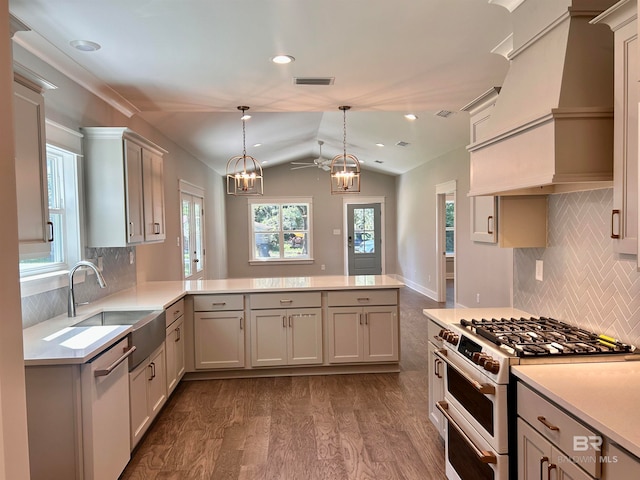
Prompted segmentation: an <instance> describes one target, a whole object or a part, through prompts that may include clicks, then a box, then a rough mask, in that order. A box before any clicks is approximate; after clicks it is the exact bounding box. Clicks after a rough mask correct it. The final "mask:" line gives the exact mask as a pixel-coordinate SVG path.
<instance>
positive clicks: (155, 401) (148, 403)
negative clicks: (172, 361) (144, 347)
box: [129, 343, 167, 450]
mask: <svg viewBox="0 0 640 480" xmlns="http://www.w3.org/2000/svg"><path fill="white" fill-rule="evenodd" d="M129 390H130V393H129V402H130V403H129V409H130V416H131V444H130V445H131V450H133V449H134V448H135V446H136V445H137V444H138V442H139V441H140V439H141V438H142V436H143V435H144V434H145V433H146V431H147V430H148V429H149V426H150V425H151V422H153V420H154V419H155V417H156V416H157V415H158V413H159V412H160V409H161V408H162V407H163V406H164V404H165V402H166V400H167V378H166V366H165V348H164V343H163V344H161V345H160V346H159V347H158V348H157V349H156V350H155V351H154V352H153V353H152V354H151V355H149V357H148V358H147V359H146V360H145V361H143V362H141V363H140V365H138V366H137V367H136V368H135V369H133V370H132V371H131V372H129Z"/></svg>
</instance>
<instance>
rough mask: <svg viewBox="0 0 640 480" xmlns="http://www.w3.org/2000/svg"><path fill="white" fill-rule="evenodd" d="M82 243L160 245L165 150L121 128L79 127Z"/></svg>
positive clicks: (162, 235) (123, 245)
mask: <svg viewBox="0 0 640 480" xmlns="http://www.w3.org/2000/svg"><path fill="white" fill-rule="evenodd" d="M82 131H83V133H84V135H85V147H84V149H85V198H86V207H87V210H86V217H87V221H86V224H87V243H88V246H90V247H125V246H129V245H136V244H141V243H145V242H147V243H148V242H157V241H162V240H164V238H165V226H164V183H163V178H162V156H163V155H164V154H165V153H166V151H165V150H163V149H162V148H160V147H158V146H157V145H155V144H153V143H151V142H150V141H148V140H146V139H145V138H143V137H141V136H140V135H138V134H136V133H135V132H133V131H131V130H129V129H127V128H124V127H84V128H83V129H82Z"/></svg>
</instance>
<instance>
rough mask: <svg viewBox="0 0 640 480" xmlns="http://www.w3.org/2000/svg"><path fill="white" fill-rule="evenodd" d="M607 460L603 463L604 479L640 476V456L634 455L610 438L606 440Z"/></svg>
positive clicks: (611, 479)
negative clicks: (613, 442)
mask: <svg viewBox="0 0 640 480" xmlns="http://www.w3.org/2000/svg"><path fill="white" fill-rule="evenodd" d="M604 454H605V458H606V459H607V461H606V462H604V463H603V464H602V479H603V480H615V479H618V478H640V458H637V457H634V456H633V455H631V454H630V453H627V452H626V451H625V450H622V449H621V448H619V447H618V446H617V445H614V444H612V443H611V442H610V441H609V440H606V442H605V450H604Z"/></svg>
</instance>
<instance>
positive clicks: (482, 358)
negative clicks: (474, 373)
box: [478, 353, 492, 367]
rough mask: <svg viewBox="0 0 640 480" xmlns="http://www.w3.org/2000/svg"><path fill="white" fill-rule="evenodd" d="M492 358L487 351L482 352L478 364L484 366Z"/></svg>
mask: <svg viewBox="0 0 640 480" xmlns="http://www.w3.org/2000/svg"><path fill="white" fill-rule="evenodd" d="M491 360H492V358H491V357H490V356H489V355H487V354H486V353H481V354H480V358H479V359H478V365H480V366H481V367H484V366H485V364H486V363H487V362H488V361H491Z"/></svg>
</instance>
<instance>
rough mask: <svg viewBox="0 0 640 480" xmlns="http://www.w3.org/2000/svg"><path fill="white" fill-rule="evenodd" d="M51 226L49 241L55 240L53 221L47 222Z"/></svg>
mask: <svg viewBox="0 0 640 480" xmlns="http://www.w3.org/2000/svg"><path fill="white" fill-rule="evenodd" d="M47 225H48V226H49V238H47V242H53V222H47Z"/></svg>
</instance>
